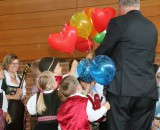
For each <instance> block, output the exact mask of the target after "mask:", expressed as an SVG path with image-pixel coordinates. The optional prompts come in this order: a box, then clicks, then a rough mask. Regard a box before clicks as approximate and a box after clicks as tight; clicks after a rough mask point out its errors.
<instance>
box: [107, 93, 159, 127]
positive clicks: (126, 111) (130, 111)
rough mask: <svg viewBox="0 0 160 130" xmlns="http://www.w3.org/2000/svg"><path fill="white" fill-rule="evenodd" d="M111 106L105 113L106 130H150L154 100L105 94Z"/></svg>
mask: <svg viewBox="0 0 160 130" xmlns="http://www.w3.org/2000/svg"><path fill="white" fill-rule="evenodd" d="M106 99H107V100H108V101H109V103H110V105H111V109H110V110H109V111H108V112H107V130H151V125H152V121H153V118H154V113H155V106H156V100H154V99H150V98H142V97H126V96H119V95H114V94H112V93H110V92H107V95H106Z"/></svg>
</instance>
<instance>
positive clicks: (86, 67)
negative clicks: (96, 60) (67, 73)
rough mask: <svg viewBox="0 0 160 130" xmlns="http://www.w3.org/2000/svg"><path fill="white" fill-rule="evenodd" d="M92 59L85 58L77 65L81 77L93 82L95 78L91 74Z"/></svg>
mask: <svg viewBox="0 0 160 130" xmlns="http://www.w3.org/2000/svg"><path fill="white" fill-rule="evenodd" d="M90 65H91V59H83V60H81V61H80V62H79V64H78V66H77V72H78V75H79V77H80V78H81V79H82V80H83V81H85V82H88V83H89V82H92V81H93V78H92V77H91V75H90Z"/></svg>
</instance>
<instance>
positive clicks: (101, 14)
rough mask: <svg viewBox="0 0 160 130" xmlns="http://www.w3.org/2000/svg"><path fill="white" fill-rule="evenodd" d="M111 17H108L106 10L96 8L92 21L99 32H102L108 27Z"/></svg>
mask: <svg viewBox="0 0 160 130" xmlns="http://www.w3.org/2000/svg"><path fill="white" fill-rule="evenodd" d="M109 20H110V18H109V17H107V15H106V13H105V11H104V10H103V9H100V8H96V9H94V10H93V12H92V22H93V25H94V27H95V29H96V30H97V32H99V33H100V32H102V31H104V30H106V29H107V27H108V23H109Z"/></svg>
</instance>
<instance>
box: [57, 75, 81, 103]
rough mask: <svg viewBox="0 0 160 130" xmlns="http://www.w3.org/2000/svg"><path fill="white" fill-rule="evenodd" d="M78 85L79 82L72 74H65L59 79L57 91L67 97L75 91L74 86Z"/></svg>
mask: <svg viewBox="0 0 160 130" xmlns="http://www.w3.org/2000/svg"><path fill="white" fill-rule="evenodd" d="M78 85H80V84H79V82H78V80H77V79H76V78H75V77H74V76H67V77H65V78H64V79H63V80H62V81H61V84H60V87H59V91H60V93H61V94H63V95H64V96H65V97H66V98H67V97H69V96H70V95H72V94H74V93H76V86H78ZM60 100H61V97H60Z"/></svg>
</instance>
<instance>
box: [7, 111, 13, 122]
mask: <svg viewBox="0 0 160 130" xmlns="http://www.w3.org/2000/svg"><path fill="white" fill-rule="evenodd" d="M6 122H7V124H10V123H11V122H12V119H11V116H10V115H9V114H8V113H6Z"/></svg>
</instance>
